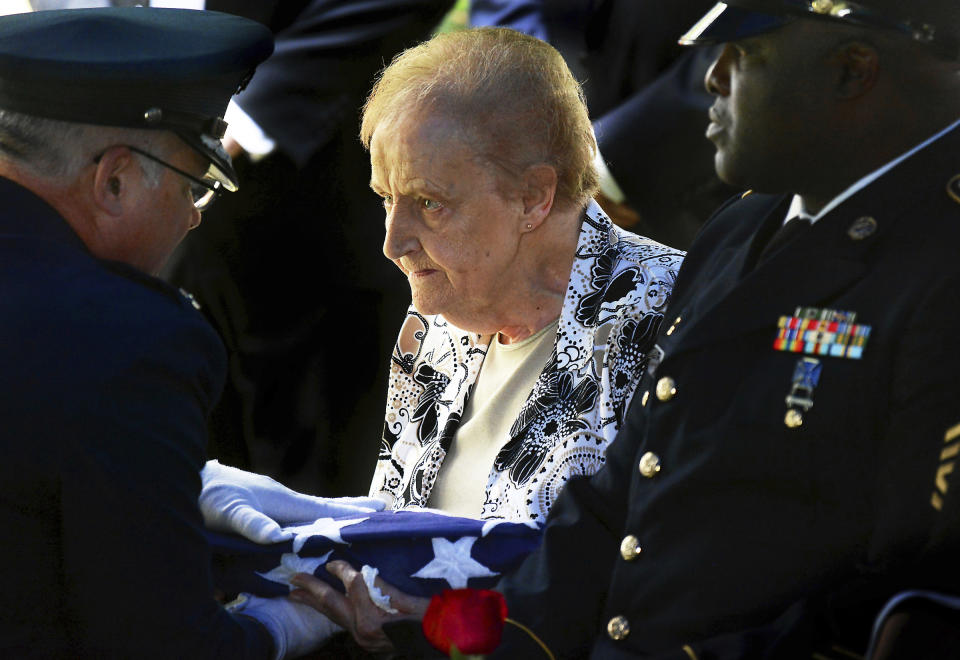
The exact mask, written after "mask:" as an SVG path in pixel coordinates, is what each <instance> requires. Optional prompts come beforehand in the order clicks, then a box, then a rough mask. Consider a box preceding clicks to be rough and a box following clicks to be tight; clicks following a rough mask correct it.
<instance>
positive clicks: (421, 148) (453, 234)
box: [370, 114, 524, 332]
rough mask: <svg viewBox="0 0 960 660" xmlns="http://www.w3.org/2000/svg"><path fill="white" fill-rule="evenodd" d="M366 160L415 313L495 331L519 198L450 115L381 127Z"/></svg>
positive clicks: (387, 243)
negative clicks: (500, 183) (505, 187)
mask: <svg viewBox="0 0 960 660" xmlns="http://www.w3.org/2000/svg"><path fill="white" fill-rule="evenodd" d="M370 159H371V169H372V175H371V180H370V186H371V188H373V190H374V191H375V192H376V193H377V194H378V195H380V197H382V198H383V206H384V209H385V210H386V237H385V239H384V242H383V253H384V255H386V257H387V258H388V259H390V260H392V261H393V262H394V263H395V264H396V265H397V267H399V268H400V270H402V271H403V272H404V274H405V275H406V276H407V279H408V280H409V282H410V291H411V293H412V295H413V304H414V306H415V307H416V308H417V310H418V311H420V312H421V313H422V314H443V315H444V317H445V318H446V319H447V320H449V321H450V322H451V323H453V324H454V325H456V326H457V327H459V328H462V329H464V330H468V331H471V332H492V331H496V330H499V329H500V328H499V327H495V326H496V319H498V318H501V316H502V313H503V311H504V310H503V306H504V304H505V303H504V299H505V297H506V296H505V293H506V292H509V291H511V290H512V289H513V288H514V287H515V286H516V285H517V281H516V277H517V276H516V272H517V267H518V266H519V259H518V246H519V243H520V234H521V228H522V226H523V222H524V220H523V202H522V200H521V199H520V197H519V196H517V198H516V199H511V198H508V197H506V196H504V193H503V192H501V191H500V190H499V189H498V187H497V179H496V170H495V169H494V166H493V165H490V164H488V163H486V162H484V161H483V160H481V159H479V158H478V157H477V154H476V153H475V151H474V150H473V149H472V148H471V147H470V146H469V145H468V144H467V142H466V140H465V139H464V136H463V134H462V132H461V129H460V126H459V125H458V124H457V122H455V121H453V120H451V119H448V118H445V117H441V116H435V115H426V116H417V115H411V114H405V115H402V116H401V117H400V118H398V119H396V120H393V121H391V122H389V123H386V124H384V125H381V126H379V127H377V129H376V131H375V132H374V134H373V138H372V139H371V143H370ZM501 187H502V186H501ZM491 324H492V325H491Z"/></svg>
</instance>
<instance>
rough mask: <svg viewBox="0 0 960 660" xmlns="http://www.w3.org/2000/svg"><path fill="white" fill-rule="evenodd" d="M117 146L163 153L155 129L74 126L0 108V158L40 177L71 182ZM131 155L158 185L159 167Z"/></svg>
mask: <svg viewBox="0 0 960 660" xmlns="http://www.w3.org/2000/svg"><path fill="white" fill-rule="evenodd" d="M117 144H128V145H133V146H136V147H139V148H141V149H143V150H145V151H151V152H156V153H157V155H158V156H162V155H163V154H162V153H161V151H163V148H162V147H163V140H161V139H160V132H159V131H152V130H137V129H132V128H119V127H111V126H94V125H91V124H78V123H73V122H67V121H59V120H55V119H46V118H41V117H34V116H31V115H25V114H21V113H18V112H11V111H9V110H0V162H8V163H11V164H14V165H16V166H18V167H21V168H23V169H26V170H27V171H29V172H31V173H32V174H33V175H34V176H37V177H40V178H44V179H52V180H61V181H63V182H69V181H71V180H73V179H74V178H75V177H76V176H77V175H78V174H79V173H80V171H81V170H82V169H83V168H84V167H87V166H90V165H92V163H93V158H94V157H95V156H96V155H97V154H99V153H101V152H102V151H103V150H104V149H106V148H107V147H110V146H113V145H117ZM134 155H135V156H136V158H137V160H138V162H139V163H140V167H141V168H142V169H143V173H144V178H145V180H146V183H147V185H148V186H151V187H156V186H157V185H158V184H159V183H160V178H161V177H162V176H163V167H162V166H161V165H158V164H157V163H154V162H152V161H150V160H148V159H146V158H142V157H140V156H139V155H138V154H134Z"/></svg>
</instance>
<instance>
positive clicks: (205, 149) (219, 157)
mask: <svg viewBox="0 0 960 660" xmlns="http://www.w3.org/2000/svg"><path fill="white" fill-rule="evenodd" d="M272 52H273V37H272V34H271V32H270V31H269V30H268V29H267V28H266V27H265V26H263V25H261V24H260V23H257V22H255V21H251V20H248V19H245V18H241V17H239V16H233V15H229V14H222V13H219V12H213V11H196V10H189V9H159V8H149V7H110V8H100V9H69V10H54V11H37V12H28V13H23V14H11V15H7V16H0V109H4V110H10V111H14V112H20V113H23V114H28V115H33V116H36V117H44V118H47V119H59V120H63V121H71V122H79V123H86V124H99V125H103V126H120V127H129V128H140V129H164V130H169V131H173V132H174V133H176V134H177V135H178V136H180V138H181V139H182V140H184V141H185V142H186V143H187V144H189V145H190V146H191V147H193V148H194V149H195V150H197V151H198V152H199V153H200V154H201V155H203V156H204V157H205V158H206V159H207V160H208V162H209V164H210V170H209V171H208V173H207V176H209V177H212V178H214V179H216V180H217V181H219V182H220V183H221V185H223V186H224V187H225V188H226V189H228V190H236V188H237V175H236V173H235V172H234V170H233V166H232V165H231V162H230V157H229V156H228V155H227V153H226V151H224V149H223V147H222V146H221V143H220V138H222V137H223V133H224V130H225V129H226V123H225V122H224V121H223V113H224V111H225V110H226V107H227V103H228V102H229V100H230V97H231V96H232V95H233V94H234V93H236V92H237V91H239V90H240V89H242V88H243V86H244V85H246V83H247V81H248V80H249V79H250V76H252V75H253V70H254V68H255V67H256V66H257V64H259V63H260V62H262V61H263V60H265V59H266V58H267V57H269V55H270V54H271V53H272Z"/></svg>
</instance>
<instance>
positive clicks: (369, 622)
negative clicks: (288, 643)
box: [290, 561, 430, 653]
mask: <svg viewBox="0 0 960 660" xmlns="http://www.w3.org/2000/svg"><path fill="white" fill-rule="evenodd" d="M326 569H327V571H328V572H329V573H330V574H331V575H333V576H334V577H336V578H339V579H340V581H341V582H343V585H344V587H345V588H346V594H341V593H340V592H338V591H337V590H336V589H334V588H333V587H331V586H330V585H328V584H327V583H326V582H324V581H322V580H318V579H317V578H315V577H313V576H312V575H308V574H306V573H298V574H297V575H295V576H294V577H293V578H292V579H291V580H290V582H291V583H293V584H294V586H296V587H299V588H298V589H296V590H294V591H292V592H291V593H290V598H291V599H293V600H295V601H297V602H299V603H306V604H307V605H310V606H311V607H313V608H314V609H316V610H317V611H318V612H321V613H323V614H325V615H327V617H329V618H330V619H331V620H332V621H334V622H336V623H337V624H339V625H340V626H342V627H343V628H345V629H346V630H348V631H350V634H352V635H353V638H354V639H355V640H356V641H357V644H359V645H360V647H361V648H363V649H364V650H365V651H367V652H369V653H388V652H390V651H393V644H392V643H391V642H390V639H389V638H388V637H387V636H386V634H385V633H384V632H383V624H384V623H386V622H387V621H395V620H397V619H422V618H423V615H424V613H425V612H426V611H427V605H429V604H430V599H429V598H418V597H416V596H411V595H409V594H405V593H403V592H402V591H399V590H398V589H396V588H395V587H393V586H391V585H389V584H387V583H386V582H384V581H383V580H381V579H380V578H379V577H378V578H376V581H375V584H376V586H377V587H378V588H379V589H380V590H381V591H382V592H383V593H384V594H386V595H387V596H389V597H390V605H391V606H392V607H393V608H394V609H396V610H397V611H398V613H397V614H388V613H387V612H385V611H384V610H382V609H381V608H380V607H378V606H377V605H376V604H374V602H373V601H372V600H371V599H370V592H369V590H368V589H367V584H366V581H365V580H364V579H363V575H362V574H361V572H360V571H358V570H355V569H354V568H353V567H352V566H350V564H348V563H347V562H345V561H332V562H330V563H328V564H327V565H326Z"/></svg>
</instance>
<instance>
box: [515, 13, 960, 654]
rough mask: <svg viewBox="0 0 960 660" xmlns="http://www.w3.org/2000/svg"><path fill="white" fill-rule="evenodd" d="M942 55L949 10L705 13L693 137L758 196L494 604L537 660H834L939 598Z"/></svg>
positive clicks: (695, 265) (953, 153)
mask: <svg viewBox="0 0 960 660" xmlns="http://www.w3.org/2000/svg"><path fill="white" fill-rule="evenodd" d="M958 37H960V5H958V4H957V3H956V2H954V1H953V0H916V1H915V2H911V3H909V4H908V3H901V2H895V1H893V0H863V2H857V3H853V2H833V1H831V0H809V1H808V0H750V1H735V2H728V3H719V4H718V5H717V6H716V7H715V8H714V9H713V10H711V11H710V12H709V13H708V14H707V15H706V16H705V17H704V18H703V19H702V20H701V21H700V22H699V23H698V24H697V25H696V26H695V27H694V28H693V29H692V30H690V32H689V33H688V34H687V35H685V36H684V38H683V41H684V42H686V43H689V44H703V43H708V44H709V43H725V46H724V48H723V50H722V51H721V52H720V55H719V56H718V58H717V60H716V61H715V62H714V64H713V66H712V68H711V69H710V71H709V72H708V74H707V77H706V85H707V88H708V90H709V91H710V92H711V93H712V94H713V95H714V96H715V97H716V100H715V102H714V104H713V106H712V108H711V109H710V113H709V118H710V124H709V127H708V128H707V137H708V138H709V139H710V140H711V141H712V142H713V143H714V145H715V147H716V156H715V165H716V168H717V172H718V173H719V175H720V176H721V178H722V179H724V180H725V181H727V182H728V183H731V184H733V185H736V186H740V187H743V188H748V189H752V190H754V191H755V192H753V193H750V192H747V193H744V194H743V195H742V196H740V197H737V198H735V199H734V200H732V201H730V202H728V203H727V204H726V205H725V206H723V207H721V208H720V209H719V210H718V211H717V212H716V213H715V214H714V216H713V217H712V219H711V220H710V221H709V222H708V224H707V225H706V227H705V229H704V231H703V232H702V233H701V235H700V236H699V237H698V239H697V240H696V242H695V243H694V245H693V246H692V248H691V250H690V252H689V254H688V256H687V259H686V261H685V262H684V265H683V268H682V270H681V272H680V275H679V279H678V281H677V285H676V288H675V290H674V295H673V298H672V300H671V310H670V313H669V317H670V318H671V320H672V323H670V324H669V325H668V326H667V327H666V328H665V330H664V333H663V334H662V336H661V337H660V338H659V341H658V345H659V348H660V360H659V364H658V365H657V366H656V367H655V368H653V369H651V370H650V372H649V375H648V378H647V381H646V384H645V385H641V388H640V390H639V391H638V395H637V398H636V399H635V403H634V405H633V407H632V409H631V411H630V413H629V415H628V422H627V425H626V427H625V429H624V430H623V431H622V432H621V434H620V436H619V438H618V440H617V442H615V443H614V445H613V446H612V447H611V449H610V451H609V452H608V463H607V467H606V468H605V469H604V470H602V471H601V472H600V473H599V474H597V475H596V477H594V478H593V479H590V480H580V481H576V482H573V483H571V484H569V485H568V486H567V489H566V491H565V493H564V496H563V497H562V498H561V499H560V501H558V503H557V504H556V506H555V508H554V510H553V512H552V515H551V517H550V520H549V522H548V525H547V527H546V531H545V537H544V544H543V546H542V547H541V549H540V551H539V552H537V553H535V554H534V555H533V556H531V557H530V559H529V560H528V561H527V562H526V563H525V564H524V565H523V566H522V567H521V568H520V570H519V571H517V572H516V573H515V574H513V575H511V576H510V578H509V579H507V580H506V581H505V582H504V583H503V584H502V589H503V591H504V593H505V594H506V596H507V600H508V604H509V607H510V611H511V617H513V618H516V619H518V620H519V621H522V622H524V623H526V624H527V625H528V626H530V628H531V629H532V630H533V631H535V632H536V634H538V635H539V636H540V637H541V638H543V640H544V642H545V643H546V644H547V645H548V646H549V647H551V648H552V649H554V651H555V652H556V654H557V656H558V657H561V656H562V657H570V656H579V655H587V654H589V655H590V656H591V657H603V658H613V657H628V656H631V657H632V656H642V657H654V658H740V657H804V658H809V657H811V656H812V657H827V658H836V657H851V656H848V655H844V654H845V653H847V654H849V653H851V652H852V653H855V654H862V653H863V652H864V650H865V649H866V647H867V642H868V636H869V626H870V623H871V622H872V620H873V618H874V617H875V616H876V614H877V612H878V611H879V609H880V607H881V606H882V604H883V602H884V600H885V599H886V598H887V597H888V596H890V595H891V594H892V593H894V592H896V591H897V590H900V589H904V588H918V589H922V588H927V589H930V588H933V589H946V590H957V589H958V588H960V572H958V571H957V570H956V565H955V558H956V554H955V553H956V551H957V549H958V547H960V546H958V543H957V542H958V536H960V534H958V531H960V515H958V513H960V506H958V503H957V500H958V498H960V483H954V482H955V481H956V478H955V477H953V475H952V472H953V466H954V463H955V461H956V457H957V455H958V452H960V406H958V404H957V402H958V401H960V379H958V378H957V374H958V373H960V350H958V349H957V347H956V345H955V341H954V339H953V338H954V336H955V335H956V327H957V324H958V322H960V311H958V310H960V260H958V259H957V247H956V246H957V244H958V241H960V158H958V156H957V154H958V148H960V127H958V126H960V122H958V119H960V41H958ZM792 218H797V219H798V220H796V221H794V222H787V221H788V220H790V219H792ZM781 228H784V229H783V231H780V229H781ZM951 551H952V553H953V554H951ZM510 639H511V640H512V639H514V638H513V637H511V638H510ZM509 648H512V647H511V646H510V643H509V642H508V643H507V644H504V646H503V649H504V651H505V652H507V653H509V651H507V649H509ZM914 651H915V652H916V655H915V656H913V657H923V654H922V652H921V651H920V650H918V649H914ZM817 654H819V655H817Z"/></svg>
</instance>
